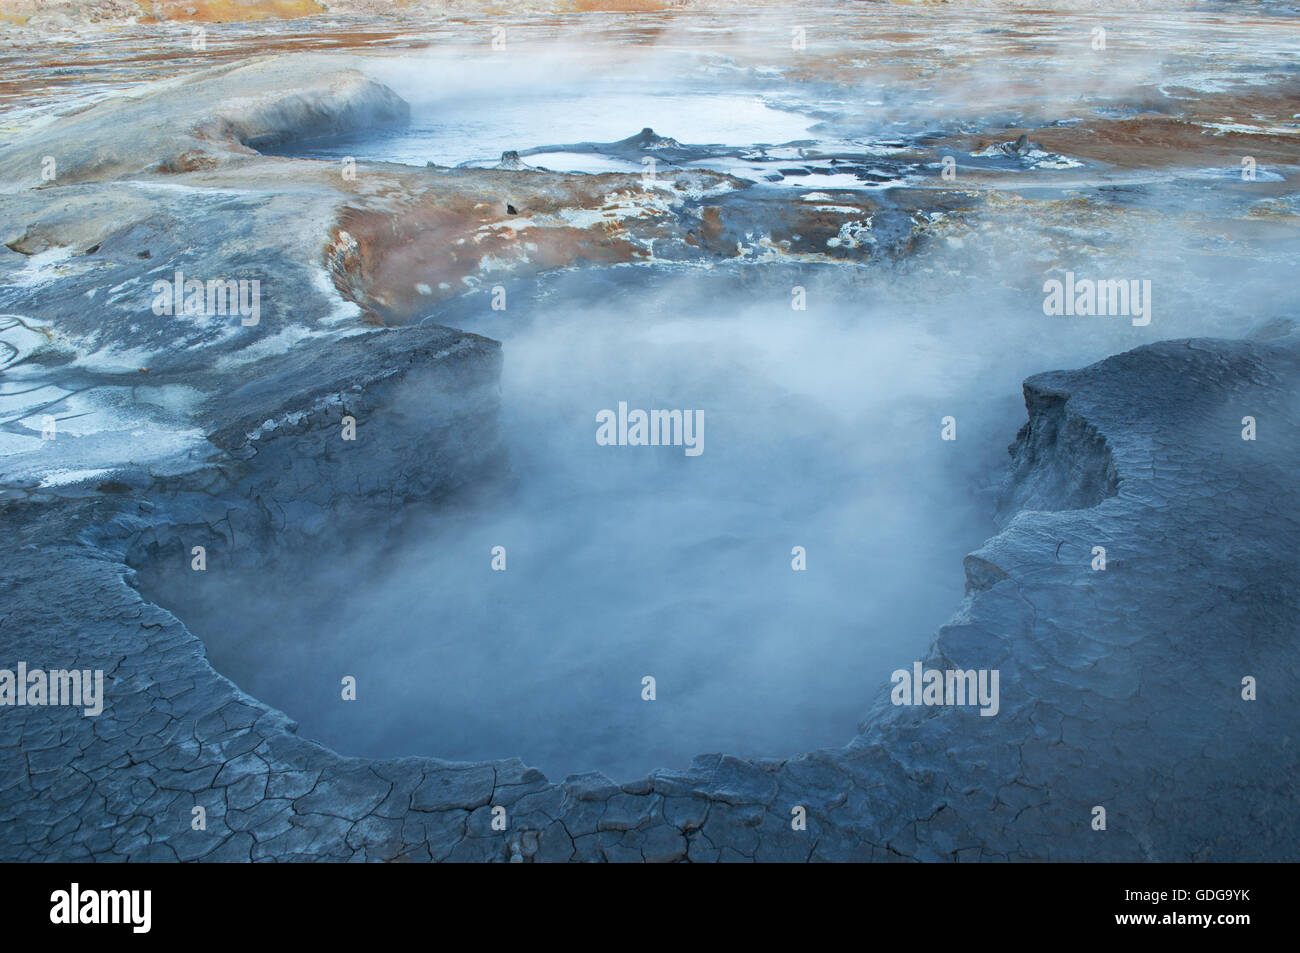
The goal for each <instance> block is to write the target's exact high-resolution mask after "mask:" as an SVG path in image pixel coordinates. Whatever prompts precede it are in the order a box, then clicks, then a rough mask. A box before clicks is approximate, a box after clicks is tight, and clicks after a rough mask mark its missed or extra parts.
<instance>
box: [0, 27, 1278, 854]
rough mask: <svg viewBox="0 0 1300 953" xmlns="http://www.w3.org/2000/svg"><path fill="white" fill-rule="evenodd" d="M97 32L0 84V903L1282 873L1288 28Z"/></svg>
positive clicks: (17, 56)
mask: <svg viewBox="0 0 1300 953" xmlns="http://www.w3.org/2000/svg"><path fill="white" fill-rule="evenodd" d="M92 6H93V9H94V16H91V15H90V14H88V13H87V12H86V11H87V10H88V9H90V8H91V7H92ZM118 6H121V7H122V9H118V8H117V7H118ZM128 6H131V5H130V4H125V3H123V4H120V5H102V4H101V5H98V6H95V5H80V6H78V5H71V6H69V8H68V9H67V10H63V8H59V10H56V11H54V12H51V11H50V10H46V9H44V8H41V9H40V10H38V11H37V12H35V13H32V12H31V11H28V12H24V13H22V14H21V16H20V15H17V14H15V15H14V16H12V17H11V18H10V19H12V20H14V21H15V22H14V25H13V26H10V27H6V28H5V32H4V33H3V34H0V35H2V36H3V48H2V50H0V55H2V56H3V63H4V66H5V70H4V75H5V79H4V81H3V82H0V135H3V139H2V140H0V143H2V145H0V190H2V191H0V210H2V212H3V214H0V231H3V238H2V239H0V244H2V245H3V248H0V275H2V278H3V286H2V287H0V526H2V527H3V533H0V565H3V567H4V570H5V572H4V598H3V603H2V606H3V607H2V608H0V646H3V648H4V653H3V657H0V669H4V670H10V671H15V670H17V668H18V666H19V665H20V664H21V665H23V666H24V668H25V669H26V670H43V671H54V670H64V669H76V670H84V671H85V672H87V673H91V672H101V673H102V683H103V694H102V703H103V704H102V711H101V712H99V713H97V714H94V715H87V714H85V712H84V711H83V707H84V706H83V707H74V706H71V705H51V704H43V703H40V702H36V701H32V700H30V699H27V700H26V703H24V704H18V703H17V701H16V694H15V695H14V696H13V697H14V699H15V700H12V701H11V700H9V696H6V695H5V690H6V686H5V683H4V681H3V673H2V672H0V702H3V703H4V707H0V745H2V746H3V751H4V755H3V761H2V762H0V857H2V858H3V859H6V860H34V859H65V860H78V859H96V860H124V859H125V860H192V859H202V860H250V859H251V860H285V859H321V860H349V859H362V860H476V861H477V860H501V861H506V860H522V861H564V860H611V861H621V860H635V861H640V860H649V861H663V860H691V861H714V860H742V859H746V860H908V859H915V860H1077V859H1089V860H1294V859H1296V858H1297V846H1296V845H1297V844H1298V843H1300V812H1297V810H1296V808H1297V805H1298V797H1297V795H1298V792H1297V789H1296V787H1297V778H1300V771H1298V770H1297V769H1298V768H1300V755H1298V754H1297V747H1296V741H1295V739H1296V731H1297V727H1298V725H1297V720H1296V715H1295V712H1296V711H1297V710H1300V708H1298V706H1300V689H1298V688H1297V685H1300V663H1298V661H1297V655H1296V650H1295V646H1296V635H1297V629H1296V623H1295V619H1296V612H1297V608H1300V587H1298V580H1300V566H1298V565H1297V560H1298V559H1300V557H1298V556H1297V553H1300V524H1297V518H1296V516H1297V502H1300V500H1298V499H1297V496H1298V495H1300V492H1298V491H1297V489H1296V480H1295V466H1296V462H1297V459H1298V457H1297V454H1298V452H1300V439H1298V438H1297V430H1296V427H1297V425H1298V424H1300V402H1298V401H1297V397H1296V384H1297V381H1298V380H1300V332H1298V331H1297V326H1296V323H1295V322H1296V319H1297V305H1296V295H1295V292H1294V284H1293V281H1292V277H1291V276H1292V275H1293V274H1294V271H1295V267H1296V264H1297V262H1300V112H1298V111H1297V110H1300V105H1298V104H1300V67H1298V66H1297V64H1298V63H1300V60H1298V59H1297V56H1300V29H1297V27H1298V26H1300V20H1297V19H1296V17H1295V15H1294V14H1293V13H1291V12H1289V11H1287V10H1285V9H1283V8H1280V7H1273V6H1267V5H1265V6H1255V5H1251V6H1244V7H1243V6H1237V5H1232V6H1222V7H1220V6H1209V5H1206V6H1193V7H1191V8H1189V9H1185V10H1181V9H1180V10H1167V9H1159V10H1145V11H1138V12H1129V13H1125V14H1124V15H1122V16H1116V15H1110V14H1107V15H1102V14H1099V13H1097V12H1095V11H1083V12H1069V11H1041V10H1040V11H1032V12H1026V11H1008V10H1004V9H994V8H982V9H950V8H947V7H944V8H930V7H918V8H913V7H908V8H897V7H893V6H889V5H876V4H872V5H863V4H855V3H842V4H826V5H824V6H818V7H814V8H800V9H799V10H798V11H797V13H792V12H790V11H784V10H782V9H780V8H779V7H775V6H770V5H762V4H757V5H754V6H753V7H744V8H742V7H733V6H710V7H703V8H680V9H672V10H650V9H641V10H638V11H636V12H621V13H616V12H604V13H578V12H561V13H556V12H552V11H546V10H542V9H541V8H540V7H539V8H538V9H537V10H533V11H530V12H527V13H524V12H519V13H517V15H515V16H513V17H511V18H509V19H504V18H502V17H501V16H490V17H489V16H480V15H477V14H474V13H473V12H472V11H470V12H466V11H461V12H460V13H458V14H457V15H456V16H452V15H450V14H449V15H444V16H433V15H430V14H427V13H421V14H419V15H418V16H417V15H416V13H417V11H415V10H412V11H407V13H406V14H405V15H403V16H400V17H398V16H390V15H388V14H390V13H392V11H386V10H385V11H380V10H379V9H378V7H376V8H374V9H370V10H361V9H358V10H351V9H349V10H348V11H345V12H344V13H342V14H337V13H336V14H335V15H332V16H323V15H317V16H311V17H307V18H305V19H304V18H294V17H295V16H296V14H298V13H300V12H304V11H300V10H298V9H297V8H296V7H295V8H293V9H290V6H291V5H287V4H286V5H282V8H281V7H277V8H276V13H275V16H276V17H283V19H269V20H259V21H258V22H257V23H255V24H254V23H238V22H237V23H220V22H209V21H210V19H221V18H222V17H223V16H224V13H222V11H223V10H224V8H218V6H217V5H214V4H206V5H204V4H200V5H197V6H196V7H195V8H193V9H194V12H193V13H192V14H186V17H193V18H194V19H192V20H191V19H184V20H179V21H178V20H173V19H167V17H168V16H178V15H179V14H177V12H176V11H175V10H173V9H172V8H171V7H169V6H168V5H167V4H155V5H154V7H153V8H151V10H152V13H150V14H149V16H143V15H136V14H133V13H131V12H130V11H129V10H126V7H128ZM647 6H649V5H647ZM109 7H112V9H109ZM23 9H24V10H25V9H26V8H23ZM124 11H125V12H124ZM305 12H308V13H313V12H315V11H314V10H308V11H305ZM381 13H382V14H383V15H381ZM123 17H130V19H129V20H123V19H122V18H123ZM101 18H103V19H104V22H91V21H96V20H99V19H101ZM152 20H161V22H146V21H152ZM1099 30H1100V31H1102V32H1101V33H1100V34H1099V33H1098V31H1099ZM194 282H198V283H199V284H198V285H197V286H196V285H194V284H193V283H194ZM195 287H197V288H198V291H197V293H196V292H194V288H195ZM1054 288H1055V289H1056V290H1053V289H1054ZM1085 289H1086V290H1085ZM1097 289H1100V290H1097ZM1093 290H1097V294H1095V295H1092V296H1091V297H1089V295H1090V294H1091V291H1093ZM1121 292H1122V295H1121ZM1057 304H1060V307H1057ZM637 409H646V410H650V409H664V410H675V411H679V412H680V414H679V419H682V420H685V421H688V422H697V423H696V425H695V427H694V429H693V430H687V431H686V432H685V433H684V434H682V433H679V434H678V436H679V437H681V439H672V440H665V441H663V442H664V443H666V444H668V445H656V446H638V445H635V444H636V440H635V439H631V440H628V439H615V440H614V441H613V442H614V443H615V444H621V445H609V444H610V441H608V440H605V439H602V437H601V434H600V431H599V430H598V426H599V421H600V420H601V419H602V417H601V415H602V414H603V413H604V412H606V411H608V412H610V414H611V415H612V416H613V417H614V418H615V419H616V420H619V419H621V420H622V423H621V424H620V425H618V426H615V428H614V433H615V434H616V437H617V436H621V437H623V438H626V437H627V436H628V428H627V425H626V424H627V421H626V415H627V413H628V412H629V411H635V410H637ZM620 431H621V433H620ZM664 433H665V434H668V433H673V431H671V430H666V431H664ZM1008 445H1010V447H1009V449H1010V455H1009V457H1008V455H1007V453H1006V451H1007V449H1008ZM914 665H915V666H919V667H921V668H922V669H923V670H924V669H938V670H941V671H948V670H964V671H977V672H982V673H994V674H995V675H996V676H997V681H996V682H995V683H994V684H996V686H997V689H996V694H995V695H994V697H992V698H985V699H982V700H981V703H980V704H975V703H974V700H973V699H972V700H970V703H968V704H929V703H926V704H911V703H910V701H911V699H910V697H909V698H908V699H907V700H906V701H905V703H902V704H900V703H899V701H900V699H899V694H898V689H897V687H896V685H897V682H898V679H897V677H896V676H897V675H898V673H899V672H902V673H905V674H908V675H910V673H912V672H913V670H914V668H913V667H914ZM11 690H12V691H13V692H16V691H17V689H16V686H11ZM25 691H26V688H25V687H24V692H25ZM918 701H919V699H918ZM703 752H718V753H712V754H706V753H703ZM199 806H201V807H203V808H204V809H205V811H206V817H207V826H206V829H204V830H195V829H194V828H193V827H192V825H191V817H192V812H193V810H194V808H195V807H199ZM1099 807H1100V808H1103V809H1104V815H1105V818H1106V822H1105V824H1104V825H1103V827H1102V828H1098V827H1097V825H1096V817H1097V814H1096V809H1097V808H1099ZM800 810H802V811H803V812H804V813H805V814H806V817H807V824H806V827H803V828H798V829H796V828H794V827H792V825H791V817H792V814H794V815H797V814H798V812H799V811H800ZM501 811H504V814H505V816H506V817H507V818H508V823H507V825H506V827H505V829H504V830H502V829H499V825H496V824H494V823H493V822H494V820H495V819H496V818H498V817H499V816H500V812H501Z"/></svg>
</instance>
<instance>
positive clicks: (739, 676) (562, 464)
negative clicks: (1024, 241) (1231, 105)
mask: <svg viewBox="0 0 1300 953" xmlns="http://www.w3.org/2000/svg"><path fill="white" fill-rule="evenodd" d="M794 286H800V287H804V288H805V289H806V292H807V298H808V302H809V304H808V309H807V310H806V311H802V312H800V311H795V310H793V309H792V308H791V295H790V289H791V288H792V287H794ZM921 289H928V292H927V293H925V294H923V293H922V292H921ZM489 300H490V296H489V295H488V294H486V293H484V294H482V295H478V296H471V298H469V299H465V300H464V301H462V302H460V303H459V304H458V305H456V306H455V307H453V308H451V309H448V310H444V311H442V312H440V313H439V314H438V318H439V320H440V322H441V323H447V324H451V325H454V326H457V327H462V328H465V329H467V330H472V331H475V332H477V333H482V334H485V335H487V336H491V337H495V338H497V339H498V340H501V341H502V342H503V349H504V368H503V376H502V381H501V425H502V432H503V438H504V444H505V447H506V451H507V454H508V464H506V465H505V466H503V468H502V471H501V473H500V481H499V485H497V486H496V487H494V488H488V489H490V490H491V492H489V493H488V494H487V495H486V496H484V495H478V496H474V497H467V498H465V499H461V500H452V501H445V502H442V503H440V504H438V506H437V507H436V508H434V509H433V510H432V511H430V510H426V509H423V508H411V509H410V510H408V511H407V512H403V513H395V514H394V525H393V526H390V527H376V528H375V533H374V538H357V539H349V540H345V541H343V545H342V546H341V547H340V548H337V549H330V548H324V547H323V548H322V549H321V550H320V551H319V552H312V553H305V554H303V558H302V559H301V560H300V561H299V562H298V563H297V564H296V565H282V566H280V567H278V568H277V571H276V572H275V573H272V574H267V573H257V574H244V575H242V576H240V575H230V574H220V575H219V574H214V573H207V574H197V573H187V574H176V573H168V574H166V575H165V578H164V577H163V576H161V575H156V576H155V578H152V579H150V578H145V579H144V583H145V588H146V590H148V591H151V592H153V593H154V594H155V596H156V598H157V601H159V602H160V603H161V604H163V605H167V606H168V607H169V608H172V609H173V611H175V612H176V613H177V614H178V616H179V617H180V618H181V619H182V620H184V621H186V623H187V624H189V625H190V626H191V628H192V629H193V631H195V633H196V634H197V635H199V637H200V638H201V639H203V641H204V642H205V644H206V645H207V647H208V651H209V656H210V659H211V661H212V663H213V665H214V666H215V667H216V668H217V670H218V671H220V672H222V673H223V674H226V675H228V676H229V677H231V678H232V679H233V680H234V681H235V682H236V683H237V684H239V685H240V686H241V687H242V688H244V689H245V690H247V691H249V692H250V693H251V694H253V695H254V696H256V697H258V698H260V699H262V700H264V701H266V702H268V703H270V704H272V705H274V706H276V707H278V708H280V709H282V710H283V711H285V712H287V713H289V714H290V715H291V716H292V717H294V718H295V719H297V720H298V721H299V723H300V725H301V733H302V734H304V735H305V736H307V737H310V738H313V739H314V740H318V741H321V742H323V743H325V744H328V745H330V746H331V747H333V748H335V749H336V750H338V751H340V752H342V753H344V754H349V755H365V756H385V757H391V756H400V755H431V756H436V757H442V758H447V759H452V760H481V759H485V758H498V757H515V756H518V757H521V758H523V759H524V761H525V762H527V763H529V764H532V765H535V766H537V767H539V768H541V769H542V770H543V771H544V772H545V773H546V774H547V775H548V776H551V777H561V776H564V775H567V774H570V773H577V772H581V771H587V770H593V769H596V770H601V771H603V772H604V773H606V774H608V775H610V776H611V777H614V778H617V779H620V780H627V779H631V778H633V777H636V776H638V775H643V774H644V773H646V772H648V771H650V770H653V769H655V768H658V767H671V766H680V765H684V764H686V763H687V762H689V760H690V758H691V757H693V756H694V755H696V754H699V753H703V752H706V751H725V752H728V753H732V754H737V755H741V756H776V757H780V756H792V755H795V754H798V753H801V752H803V751H806V750H809V749H812V748H817V747H825V746H834V745H839V744H842V743H844V742H846V741H847V740H848V739H849V738H851V737H852V734H853V731H854V728H855V726H856V724H857V723H858V721H859V720H860V719H861V717H862V716H863V715H864V714H865V712H866V710H867V708H868V707H869V703H870V701H871V700H872V698H873V697H875V696H876V694H877V693H879V691H880V690H881V688H882V686H886V685H887V684H888V680H889V676H890V673H891V672H892V671H893V670H895V669H897V668H900V667H907V666H908V665H910V664H911V663H912V662H913V661H914V660H916V659H919V658H922V657H923V655H922V653H923V652H924V651H925V649H926V646H927V645H928V643H929V641H930V639H931V638H932V636H933V633H934V630H935V628H936V627H937V626H939V625H941V624H942V623H943V622H945V621H946V620H947V619H948V618H949V617H950V616H951V614H952V613H953V612H954V611H956V610H957V609H958V608H959V606H960V603H961V599H962V592H963V583H964V579H963V572H962V568H961V567H962V558H963V556H964V555H965V554H966V553H968V552H970V551H971V550H972V549H974V548H976V547H978V546H979V545H980V543H981V542H982V541H983V540H984V539H985V538H987V537H988V536H989V535H991V534H992V533H993V532H994V531H995V529H996V527H995V526H994V523H993V520H992V514H993V512H994V509H995V498H996V495H997V494H996V487H997V484H998V481H999V479H1000V478H1001V475H1002V473H1003V466H1004V463H1005V460H1006V456H1005V448H1006V446H1007V444H1008V442H1009V441H1010V440H1011V438H1012V437H1013V436H1014V434H1015V432H1016V430H1017V429H1018V427H1019V426H1020V424H1021V423H1022V422H1023V420H1024V409H1023V406H1022V405H1021V401H1020V395H1019V385H1020V382H1021V380H1022V379H1023V378H1024V377H1025V376H1027V375H1028V374H1031V373H1033V372H1035V371H1038V370H1041V369H1042V368H1044V367H1054V366H1077V365H1079V364H1083V363H1088V362H1089V361H1091V360H1096V359H1100V358H1101V357H1103V356H1105V355H1107V354H1111V353H1115V352H1117V351H1121V350H1124V349H1126V348H1127V347H1130V346H1135V345H1136V344H1139V343H1144V342H1145V341H1147V340H1154V339H1157V337H1165V336H1174V335H1177V334H1178V333H1180V332H1181V333H1204V331H1205V330H1206V329H1207V327H1208V326H1210V325H1211V324H1212V325H1213V326H1215V327H1222V326H1223V325H1224V323H1225V322H1234V323H1236V324H1238V325H1240V324H1242V323H1248V322H1249V321H1250V320H1251V319H1250V317H1249V316H1247V315H1232V314H1225V313H1223V312H1220V313H1217V314H1214V315H1212V316H1206V317H1198V316H1197V315H1195V314H1193V313H1192V312H1191V311H1190V309H1186V308H1180V309H1179V310H1180V313H1181V314H1182V315H1183V317H1181V318H1179V317H1176V316H1175V315H1171V314H1168V313H1163V314H1162V313H1160V312H1157V317H1156V320H1157V321H1160V322H1161V323H1160V324H1159V325H1156V327H1157V328H1158V331H1157V332H1154V333H1153V330H1152V328H1151V327H1133V326H1132V324H1131V322H1130V321H1129V320H1127V319H1124V318H1118V319H1117V318H1100V317H1099V318H1091V319H1084V320H1077V321H1073V322H1063V321H1061V320H1060V319H1056V320H1051V319H1047V318H1045V317H1044V315H1043V314H1042V311H1041V308H1040V307H1038V304H1039V300H1038V299H1036V298H1035V299H1029V300H1026V297H1025V296H1024V295H1023V294H1022V293H1020V292H1018V291H1014V290H1011V289H1007V288H999V287H995V286H994V285H993V284H991V283H990V282H988V281H987V279H986V278H969V279H966V280H958V281H954V282H953V283H952V285H951V286H950V287H949V288H948V289H947V290H943V287H942V285H941V284H940V283H937V282H935V281H934V280H933V278H932V277H927V276H924V275H911V276H907V275H893V276H891V275H890V274H889V273H888V272H887V271H886V270H884V269H871V268H866V267H860V268H843V267H834V266H831V267H825V266H823V267H806V266H805V267H791V266H785V265H767V266H762V267H759V268H756V267H754V266H752V265H751V266H739V267H729V268H719V269H714V270H711V271H702V270H699V269H690V268H681V269H673V268H669V267H664V266H652V267H645V266H620V267H613V268H606V269H599V270H584V271H572V272H563V273H558V274H553V275H550V276H546V277H544V278H542V279H541V280H539V281H537V282H536V283H535V284H534V285H532V286H524V285H521V286H520V287H517V288H512V289H511V296H510V299H509V305H508V307H507V309H506V310H504V311H499V312H494V311H492V310H491V308H490V306H489ZM620 402H626V404H627V405H628V407H629V408H646V409H650V408H660V409H681V410H683V411H699V412H700V413H701V414H702V417H703V421H704V429H703V437H702V442H701V444H700V448H701V449H702V452H700V453H699V454H698V455H696V456H692V455H688V454H687V453H686V452H685V448H684V447H681V446H602V445H600V444H599V443H598V442H597V440H596V432H597V428H598V424H597V415H598V414H599V413H600V412H601V411H602V410H605V409H615V408H617V407H618V404H619V403H620ZM949 415H951V416H952V417H954V418H955V420H956V427H957V433H956V436H957V439H956V440H953V441H944V440H942V439H941V428H942V420H943V418H944V417H946V416H949ZM496 547H503V549H504V564H505V569H504V571H500V570H494V568H493V563H494V558H493V556H494V551H496V552H497V554H498V555H500V552H501V551H499V550H496ZM794 547H802V548H803V551H804V552H805V553H806V564H807V569H806V570H804V571H797V570H795V569H794V568H793V567H792V562H793V560H794V555H793V554H792V550H793V549H794ZM499 564H500V562H499V560H498V565H499ZM289 581H291V582H292V584H289ZM343 675H352V676H354V677H355V678H356V679H357V700H356V701H343V700H341V692H340V678H341V677H342V676H343ZM647 676H649V677H652V678H653V679H654V680H655V698H654V700H647V699H645V698H643V688H644V683H643V679H644V678H645V677H647Z"/></svg>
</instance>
